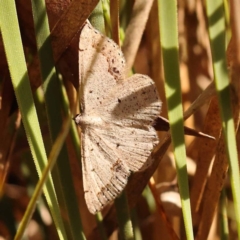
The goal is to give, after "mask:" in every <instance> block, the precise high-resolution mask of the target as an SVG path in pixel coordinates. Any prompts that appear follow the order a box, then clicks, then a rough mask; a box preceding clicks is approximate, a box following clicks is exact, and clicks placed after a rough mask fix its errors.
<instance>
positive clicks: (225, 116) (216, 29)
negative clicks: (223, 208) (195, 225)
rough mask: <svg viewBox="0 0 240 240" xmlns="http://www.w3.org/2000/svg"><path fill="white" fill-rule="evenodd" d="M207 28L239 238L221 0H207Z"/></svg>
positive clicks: (239, 185)
mask: <svg viewBox="0 0 240 240" xmlns="http://www.w3.org/2000/svg"><path fill="white" fill-rule="evenodd" d="M206 6H207V17H208V25H209V26H208V28H209V36H210V43H211V51H212V59H213V70H214V79H215V85H216V89H217V95H218V99H219V104H220V112H221V118H222V125H223V132H224V137H225V144H226V150H227V154H228V159H229V166H230V172H229V173H230V181H231V187H232V192H233V199H234V207H235V214H236V221H237V229H238V237H239V238H240V195H239V194H238V192H239V189H240V176H239V165H238V154H237V145H236V138H235V134H236V133H235V129H234V121H233V114H232V111H231V103H230V89H229V79H228V73H227V64H226V56H225V35H226V30H225V18H224V3H223V1H222V0H216V1H214V2H212V1H209V0H207V1H206Z"/></svg>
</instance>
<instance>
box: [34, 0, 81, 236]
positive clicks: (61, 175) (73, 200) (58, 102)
mask: <svg viewBox="0 0 240 240" xmlns="http://www.w3.org/2000/svg"><path fill="white" fill-rule="evenodd" d="M32 8H33V16H34V25H35V32H36V38H37V46H38V51H39V58H40V62H41V64H40V65H41V73H42V77H43V82H44V91H45V99H46V107H47V117H48V119H49V128H50V135H51V138H52V141H54V140H55V139H56V137H57V135H58V133H59V131H60V129H61V124H62V111H63V108H64V107H63V106H62V105H63V101H65V103H64V104H67V105H68V108H69V104H68V102H66V101H67V99H66V98H65V100H63V92H62V85H61V81H59V79H58V77H57V73H56V70H55V66H54V60H53V53H52V48H51V41H50V30H49V23H48V18H47V12H46V6H45V1H43V0H42V1H32ZM65 108H66V107H65ZM69 163H70V161H69V157H68V153H67V148H66V146H65V144H64V145H63V148H62V150H61V152H60V154H59V161H58V162H57V163H56V168H55V169H54V171H53V177H54V183H55V187H56V192H57V195H58V199H59V204H60V207H61V209H62V210H63V211H64V212H65V213H66V214H67V215H68V219H67V220H65V221H64V224H65V227H66V230H67V233H68V236H69V238H70V239H85V237H84V234H83V229H82V223H81V219H80V215H79V209H78V202H77V197H76V194H75V189H74V186H73V181H72V173H71V169H70V165H69Z"/></svg>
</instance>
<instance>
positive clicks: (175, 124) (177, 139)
mask: <svg viewBox="0 0 240 240" xmlns="http://www.w3.org/2000/svg"><path fill="white" fill-rule="evenodd" d="M158 9H159V26H160V36H161V48H162V53H163V66H164V76H165V93H166V98H167V106H168V118H169V123H170V130H171V135H172V142H173V147H174V156H175V161H176V168H177V177H178V185H179V191H180V195H181V203H182V211H183V219H184V225H185V230H186V236H187V239H193V229H192V217H191V208H190V200H189V186H188V174H187V166H186V149H185V144H184V131H183V109H182V104H181V103H182V99H181V86H180V74H179V63H178V29H177V1H165V0H158Z"/></svg>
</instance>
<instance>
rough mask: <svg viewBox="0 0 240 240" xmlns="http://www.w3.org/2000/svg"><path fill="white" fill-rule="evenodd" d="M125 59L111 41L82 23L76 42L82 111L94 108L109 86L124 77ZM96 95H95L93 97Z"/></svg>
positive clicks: (89, 25) (88, 24)
mask: <svg viewBox="0 0 240 240" xmlns="http://www.w3.org/2000/svg"><path fill="white" fill-rule="evenodd" d="M124 70H125V59H124V57H123V54H122V52H121V50H120V48H119V47H118V46H117V45H116V43H114V42H113V41H112V40H110V39H109V38H107V37H106V36H104V35H103V34H101V33H100V32H98V31H97V30H96V29H94V28H93V27H92V26H91V24H90V23H89V22H86V24H85V26H84V27H83V29H82V31H81V35H80V41H79V78H80V89H81V96H83V98H82V99H81V103H82V108H83V111H85V112H86V113H88V112H89V111H92V110H93V111H94V110H95V109H97V108H98V106H99V104H100V103H101V101H104V100H105V99H106V98H107V96H108V94H107V93H108V91H109V89H112V88H114V87H115V86H116V84H117V82H118V81H120V80H122V79H124ZM96 96H97V98H96Z"/></svg>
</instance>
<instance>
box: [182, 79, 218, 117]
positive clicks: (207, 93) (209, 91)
mask: <svg viewBox="0 0 240 240" xmlns="http://www.w3.org/2000/svg"><path fill="white" fill-rule="evenodd" d="M215 94H216V90H215V85H214V82H211V83H210V84H209V85H208V87H207V88H206V89H205V90H204V91H203V92H202V93H201V94H200V95H199V96H198V98H197V99H196V100H195V101H194V102H193V103H192V104H191V106H190V107H189V108H188V110H187V111H185V112H184V120H186V119H188V118H189V117H190V116H191V115H192V114H194V113H195V112H196V111H197V110H198V109H199V108H200V107H201V106H203V105H204V104H206V103H207V102H209V101H210V100H211V98H212V97H213V96H214V95H215Z"/></svg>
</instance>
